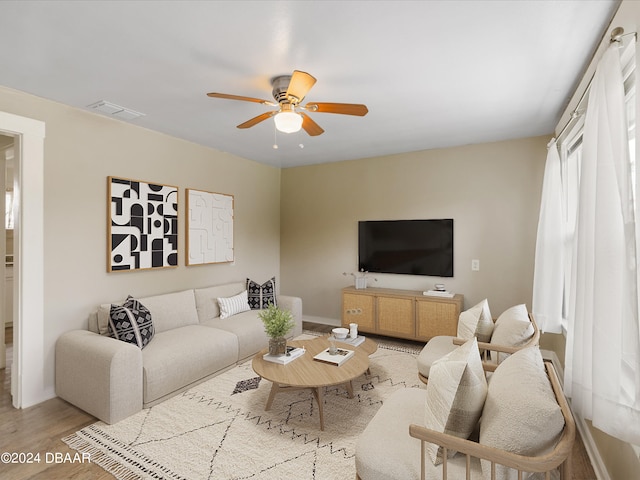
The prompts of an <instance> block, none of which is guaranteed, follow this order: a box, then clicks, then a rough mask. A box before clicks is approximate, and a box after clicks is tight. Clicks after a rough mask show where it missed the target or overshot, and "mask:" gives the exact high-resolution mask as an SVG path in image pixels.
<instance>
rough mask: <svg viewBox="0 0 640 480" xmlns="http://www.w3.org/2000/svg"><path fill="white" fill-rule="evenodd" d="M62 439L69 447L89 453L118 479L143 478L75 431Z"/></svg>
mask: <svg viewBox="0 0 640 480" xmlns="http://www.w3.org/2000/svg"><path fill="white" fill-rule="evenodd" d="M62 441H63V442H64V443H66V444H67V445H68V446H69V448H72V449H74V450H77V451H79V452H81V453H86V454H88V455H89V456H90V457H91V463H95V464H96V465H98V466H100V467H101V468H103V469H105V470H106V471H107V472H109V473H110V474H111V475H113V476H114V477H116V478H117V479H118V480H141V478H142V477H140V476H139V475H137V474H136V473H134V472H132V471H131V470H130V469H129V468H127V467H125V466H124V465H122V463H120V462H119V461H118V460H116V459H114V458H111V457H109V456H108V455H106V454H105V453H104V452H103V451H101V450H99V449H98V448H96V447H94V446H93V445H91V444H90V443H89V442H87V441H86V440H83V439H82V438H80V437H79V436H78V435H76V434H75V433H74V434H72V435H69V436H68V437H64V438H63V439H62Z"/></svg>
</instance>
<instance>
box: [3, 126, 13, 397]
mask: <svg viewBox="0 0 640 480" xmlns="http://www.w3.org/2000/svg"><path fill="white" fill-rule="evenodd" d="M13 143H14V140H13V136H7V135H0V184H4V186H5V188H4V190H5V191H4V195H3V196H2V197H0V204H1V205H3V206H4V211H5V217H4V220H3V222H4V223H3V226H2V231H1V232H0V260H1V261H0V298H2V300H3V302H2V308H0V369H1V368H4V369H5V372H4V373H5V375H4V378H3V382H2V383H3V385H5V384H7V383H8V378H9V372H10V367H11V363H12V359H11V356H10V355H9V354H8V353H7V352H8V351H7V348H6V345H7V344H12V343H13V216H14V215H13V170H14V169H13V156H14V154H13V152H14V150H13Z"/></svg>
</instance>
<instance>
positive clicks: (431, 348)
mask: <svg viewBox="0 0 640 480" xmlns="http://www.w3.org/2000/svg"><path fill="white" fill-rule="evenodd" d="M454 338H455V337H450V336H448V335H439V336H437V337H433V338H432V339H431V340H429V343H427V344H426V345H425V346H424V348H423V349H422V351H421V352H420V355H418V372H420V374H421V375H422V376H423V377H425V378H429V373H430V372H431V366H432V365H433V362H435V361H436V360H438V359H439V358H442V357H444V356H445V355H446V354H447V353H451V352H453V351H454V350H455V349H456V348H458V345H456V344H455V343H453V339H454Z"/></svg>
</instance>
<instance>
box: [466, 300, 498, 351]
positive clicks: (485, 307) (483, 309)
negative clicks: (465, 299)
mask: <svg viewBox="0 0 640 480" xmlns="http://www.w3.org/2000/svg"><path fill="white" fill-rule="evenodd" d="M492 333H493V319H492V318H491V311H490V310H489V302H488V301H487V299H486V298H485V299H484V300H482V301H481V302H480V303H478V304H477V305H474V306H473V307H471V308H470V309H469V310H466V311H464V312H462V313H461V314H460V317H458V337H460V338H464V339H465V340H470V339H471V338H473V337H476V338H477V339H478V341H479V342H485V343H486V342H488V341H489V340H491V334H492Z"/></svg>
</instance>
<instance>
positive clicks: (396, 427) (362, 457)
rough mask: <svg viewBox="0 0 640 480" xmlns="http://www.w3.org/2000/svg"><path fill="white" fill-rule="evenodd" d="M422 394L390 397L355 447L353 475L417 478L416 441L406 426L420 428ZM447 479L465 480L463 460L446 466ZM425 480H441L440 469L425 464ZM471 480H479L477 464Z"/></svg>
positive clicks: (372, 479)
mask: <svg viewBox="0 0 640 480" xmlns="http://www.w3.org/2000/svg"><path fill="white" fill-rule="evenodd" d="M426 393H427V392H426V391H425V390H424V389H420V388H401V389H399V390H398V391H396V392H394V393H393V394H391V395H390V396H389V397H388V398H387V399H386V400H385V401H384V404H383V405H382V407H381V408H380V410H378V412H377V413H376V414H375V416H374V417H373V418H372V419H371V421H370V422H369V424H368V425H367V427H366V428H365V429H364V431H363V432H362V434H360V437H358V442H357V443H356V471H357V472H358V475H359V476H360V478H362V479H363V480H409V479H416V480H417V479H419V478H420V441H419V440H417V439H415V438H412V437H411V436H409V425H410V424H416V425H421V424H422V421H423V416H424V413H423V412H424V404H425V402H426ZM447 468H448V472H447V473H448V478H450V479H455V478H465V457H463V456H461V455H458V456H457V457H455V458H453V459H451V460H449V461H448V462H447ZM425 470H426V477H427V478H428V479H436V478H442V466H434V465H433V464H432V463H431V462H426V464H425ZM471 470H472V478H480V477H481V472H480V462H479V460H478V459H476V458H472V459H471Z"/></svg>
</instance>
